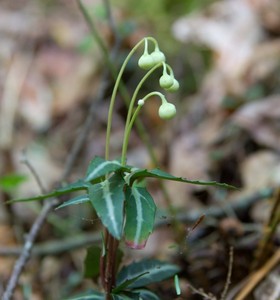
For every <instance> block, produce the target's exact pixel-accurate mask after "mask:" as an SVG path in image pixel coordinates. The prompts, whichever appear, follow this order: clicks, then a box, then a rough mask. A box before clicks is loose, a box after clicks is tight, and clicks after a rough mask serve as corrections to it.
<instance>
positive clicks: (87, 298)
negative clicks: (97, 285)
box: [67, 290, 105, 300]
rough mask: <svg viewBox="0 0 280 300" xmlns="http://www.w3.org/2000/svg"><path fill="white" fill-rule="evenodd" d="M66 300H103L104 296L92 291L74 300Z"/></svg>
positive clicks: (73, 299) (71, 299) (72, 299)
mask: <svg viewBox="0 0 280 300" xmlns="http://www.w3.org/2000/svg"><path fill="white" fill-rule="evenodd" d="M67 300H105V295H104V294H103V293H100V292H97V291H94V290H89V291H87V292H85V293H82V294H80V295H78V296H76V297H74V298H70V299H69V298H68V299H67Z"/></svg>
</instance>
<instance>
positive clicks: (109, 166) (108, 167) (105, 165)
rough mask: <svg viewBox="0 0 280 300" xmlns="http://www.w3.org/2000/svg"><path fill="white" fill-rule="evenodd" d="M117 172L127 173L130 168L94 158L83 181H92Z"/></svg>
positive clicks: (111, 161)
mask: <svg viewBox="0 0 280 300" xmlns="http://www.w3.org/2000/svg"><path fill="white" fill-rule="evenodd" d="M119 170H123V171H129V170H130V167H128V166H123V165H122V164H121V163H120V161H118V160H105V159H103V158H102V157H98V156H96V157H95V158H94V159H93V160H92V161H91V162H90V164H89V166H88V169H87V174H86V178H85V181H93V180H96V179H98V178H101V177H103V176H105V175H107V174H109V173H111V172H116V171H119Z"/></svg>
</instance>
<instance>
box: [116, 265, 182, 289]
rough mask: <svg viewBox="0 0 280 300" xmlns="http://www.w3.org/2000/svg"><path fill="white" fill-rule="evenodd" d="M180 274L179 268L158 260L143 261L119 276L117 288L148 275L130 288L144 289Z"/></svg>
mask: <svg viewBox="0 0 280 300" xmlns="http://www.w3.org/2000/svg"><path fill="white" fill-rule="evenodd" d="M178 272H179V268H178V267H177V266H175V265H173V264H168V263H165V262H161V261H158V260H143V261H140V262H137V263H132V264H130V265H129V266H127V267H124V268H123V269H122V270H121V271H120V272H119V274H118V276H117V286H119V285H121V284H122V283H123V282H125V281H127V280H130V279H132V278H135V277H136V276H137V275H140V274H143V273H147V274H145V275H143V276H141V277H140V278H139V279H137V280H136V281H134V282H133V283H132V284H131V285H129V288H138V287H143V286H146V285H148V284H151V283H155V282H160V281H162V280H165V279H167V278H169V277H172V276H174V275H175V274H176V273H178Z"/></svg>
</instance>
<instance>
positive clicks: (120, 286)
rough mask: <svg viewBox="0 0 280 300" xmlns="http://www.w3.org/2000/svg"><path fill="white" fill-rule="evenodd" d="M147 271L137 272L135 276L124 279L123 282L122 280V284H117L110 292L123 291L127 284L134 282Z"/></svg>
mask: <svg viewBox="0 0 280 300" xmlns="http://www.w3.org/2000/svg"><path fill="white" fill-rule="evenodd" d="M147 273H148V272H146V273H143V274H138V275H137V276H135V277H133V278H131V279H128V280H126V281H125V282H123V283H122V284H120V285H118V286H117V287H115V288H114V289H113V290H112V292H113V293H115V294H118V293H119V292H121V291H124V290H125V289H126V288H127V287H128V286H129V285H131V284H132V283H133V282H135V281H136V280H138V279H139V278H140V277H142V276H144V275H145V274H147Z"/></svg>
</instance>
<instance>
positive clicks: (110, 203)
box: [103, 182, 118, 235]
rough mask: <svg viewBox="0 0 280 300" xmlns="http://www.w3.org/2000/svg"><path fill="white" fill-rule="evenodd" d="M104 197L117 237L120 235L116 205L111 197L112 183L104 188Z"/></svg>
mask: <svg viewBox="0 0 280 300" xmlns="http://www.w3.org/2000/svg"><path fill="white" fill-rule="evenodd" d="M103 197H104V199H105V202H106V207H107V211H108V214H107V216H108V218H109V220H110V221H111V223H112V226H113V229H114V232H115V235H118V225H117V221H116V218H115V213H114V205H113V200H112V197H111V192H110V183H109V182H108V184H106V185H105V186H104V188H103Z"/></svg>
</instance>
